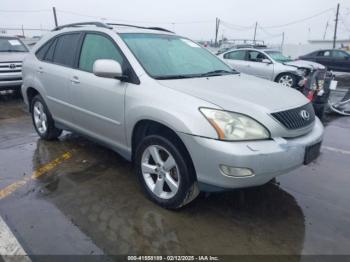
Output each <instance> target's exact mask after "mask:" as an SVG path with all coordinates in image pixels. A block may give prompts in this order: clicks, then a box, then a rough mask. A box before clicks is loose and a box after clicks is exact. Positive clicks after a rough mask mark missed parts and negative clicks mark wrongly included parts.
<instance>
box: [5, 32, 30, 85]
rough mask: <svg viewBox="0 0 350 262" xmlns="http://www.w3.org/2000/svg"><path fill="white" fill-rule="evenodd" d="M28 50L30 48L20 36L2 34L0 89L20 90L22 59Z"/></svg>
mask: <svg viewBox="0 0 350 262" xmlns="http://www.w3.org/2000/svg"><path fill="white" fill-rule="evenodd" d="M28 52H29V51H28V48H27V47H26V46H25V45H24V44H23V43H22V41H21V40H20V39H19V38H17V37H13V36H5V35H0V91H1V90H7V89H13V90H15V91H20V88H21V85H22V61H23V59H24V57H25V56H26V55H27V54H28Z"/></svg>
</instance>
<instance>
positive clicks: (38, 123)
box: [33, 101, 47, 134]
mask: <svg viewBox="0 0 350 262" xmlns="http://www.w3.org/2000/svg"><path fill="white" fill-rule="evenodd" d="M33 116H34V123H35V127H36V129H37V130H38V131H39V133H40V134H45V132H46V131H47V116H46V113H45V110H44V106H43V104H42V103H41V102H40V101H36V102H35V104H34V107H33Z"/></svg>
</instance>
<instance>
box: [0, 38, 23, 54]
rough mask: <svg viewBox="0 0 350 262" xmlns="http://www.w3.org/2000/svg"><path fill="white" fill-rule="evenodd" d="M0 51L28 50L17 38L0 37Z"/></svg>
mask: <svg viewBox="0 0 350 262" xmlns="http://www.w3.org/2000/svg"><path fill="white" fill-rule="evenodd" d="M0 52H28V49H27V48H26V47H25V46H24V45H23V43H22V42H21V41H20V40H18V39H17V38H0Z"/></svg>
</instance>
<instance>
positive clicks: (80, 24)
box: [52, 22, 112, 31]
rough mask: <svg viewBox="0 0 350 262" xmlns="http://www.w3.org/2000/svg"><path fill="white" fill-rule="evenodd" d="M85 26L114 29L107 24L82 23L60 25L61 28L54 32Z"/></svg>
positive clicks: (55, 29) (58, 27)
mask: <svg viewBox="0 0 350 262" xmlns="http://www.w3.org/2000/svg"><path fill="white" fill-rule="evenodd" d="M84 25H94V26H97V27H102V28H108V29H112V27H111V26H108V25H107V24H105V23H102V22H82V23H73V24H66V25H60V26H57V27H56V28H54V29H53V30H52V31H58V30H61V29H63V28H66V27H78V26H84Z"/></svg>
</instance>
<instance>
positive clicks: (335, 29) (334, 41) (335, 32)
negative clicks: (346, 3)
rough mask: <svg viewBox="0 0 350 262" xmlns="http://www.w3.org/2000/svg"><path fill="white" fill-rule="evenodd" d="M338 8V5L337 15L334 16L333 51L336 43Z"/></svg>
mask: <svg viewBox="0 0 350 262" xmlns="http://www.w3.org/2000/svg"><path fill="white" fill-rule="evenodd" d="M339 7H340V4H338V5H337V14H336V16H335V28H334V38H333V49H334V48H335V45H336V42H337V30H338V20H339Z"/></svg>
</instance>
